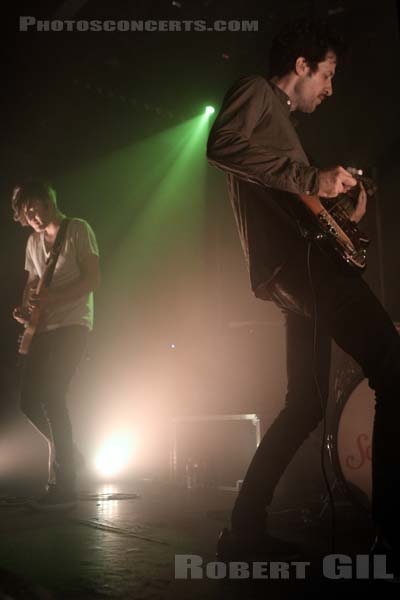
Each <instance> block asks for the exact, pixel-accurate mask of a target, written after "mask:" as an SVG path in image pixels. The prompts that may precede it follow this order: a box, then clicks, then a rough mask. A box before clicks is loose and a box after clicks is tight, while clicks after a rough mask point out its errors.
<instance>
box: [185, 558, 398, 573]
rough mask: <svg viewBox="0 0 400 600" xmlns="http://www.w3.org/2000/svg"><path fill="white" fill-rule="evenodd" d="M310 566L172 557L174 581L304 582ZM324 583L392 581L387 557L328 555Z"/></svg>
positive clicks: (323, 566)
mask: <svg viewBox="0 0 400 600" xmlns="http://www.w3.org/2000/svg"><path fill="white" fill-rule="evenodd" d="M310 564H311V563H310V562H302V561H291V562H282V561H266V562H242V561H231V562H221V561H212V562H206V563H204V562H203V559H202V557H201V556H198V555H197V554H176V555H175V579H306V577H307V572H308V567H309V566H310ZM321 568H322V575H323V576H324V577H325V578H327V579H393V578H394V575H393V574H392V573H388V572H387V568H386V556H385V555H375V556H373V557H371V556H369V555H368V554H357V555H356V556H355V557H353V558H352V557H350V556H348V555H347V554H328V555H327V556H324V558H323V559H322V566H321Z"/></svg>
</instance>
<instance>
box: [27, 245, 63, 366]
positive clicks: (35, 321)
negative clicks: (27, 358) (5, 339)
mask: <svg viewBox="0 0 400 600" xmlns="http://www.w3.org/2000/svg"><path fill="white" fill-rule="evenodd" d="M57 258H58V256H57V257H55V261H56V260H57ZM55 261H54V262H55ZM52 264H53V261H52V255H50V260H49V262H48V264H47V266H46V268H45V270H44V272H43V275H42V277H41V278H40V279H39V282H38V284H37V285H36V287H34V288H33V289H35V293H36V294H40V292H41V290H42V289H43V287H46V286H45V282H46V281H47V278H48V276H49V272H50V269H53V266H52ZM40 313H41V311H40V306H34V307H33V308H32V310H31V311H30V313H29V320H28V322H27V323H26V325H25V331H24V332H23V333H22V334H21V335H20V336H19V338H18V342H19V346H18V354H22V355H27V354H28V353H29V348H30V346H31V343H32V340H33V336H34V335H35V333H36V330H37V328H38V325H39V321H40V316H41V315H40Z"/></svg>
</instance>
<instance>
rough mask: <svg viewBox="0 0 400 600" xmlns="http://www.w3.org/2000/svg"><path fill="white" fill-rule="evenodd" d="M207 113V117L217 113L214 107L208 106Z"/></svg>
mask: <svg viewBox="0 0 400 600" xmlns="http://www.w3.org/2000/svg"><path fill="white" fill-rule="evenodd" d="M205 113H206V115H212V114H213V113H215V108H214V107H213V106H206V110H205Z"/></svg>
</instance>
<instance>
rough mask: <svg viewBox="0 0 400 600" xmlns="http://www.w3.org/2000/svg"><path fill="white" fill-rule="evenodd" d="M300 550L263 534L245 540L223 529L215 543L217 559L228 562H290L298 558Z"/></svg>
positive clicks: (291, 544)
mask: <svg viewBox="0 0 400 600" xmlns="http://www.w3.org/2000/svg"><path fill="white" fill-rule="evenodd" d="M299 554H300V549H299V547H298V546H297V545H296V544H293V543H292V542H287V541H286V540H282V539H280V538H276V537H273V536H272V535H269V534H268V533H264V534H263V535H262V536H261V537H257V538H245V537H241V536H238V535H236V534H235V533H233V532H232V531H229V529H223V530H222V531H221V533H220V535H219V538H218V542H217V558H218V559H219V560H222V561H230V560H247V561H252V560H260V559H264V560H270V559H272V558H275V559H276V558H282V559H286V560H290V559H293V558H296V557H299Z"/></svg>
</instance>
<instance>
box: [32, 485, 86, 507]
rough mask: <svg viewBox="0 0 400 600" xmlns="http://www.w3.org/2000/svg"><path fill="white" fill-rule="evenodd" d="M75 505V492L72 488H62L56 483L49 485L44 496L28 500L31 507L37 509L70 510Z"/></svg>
mask: <svg viewBox="0 0 400 600" xmlns="http://www.w3.org/2000/svg"><path fill="white" fill-rule="evenodd" d="M76 505H77V495H76V492H75V491H73V490H72V489H63V488H62V487H60V486H57V485H49V486H48V490H47V492H46V494H44V496H42V497H41V498H38V499H37V500H31V501H30V502H29V506H30V507H31V508H33V509H34V510H39V511H57V510H59V511H62V510H71V509H72V508H75V507H76Z"/></svg>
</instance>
